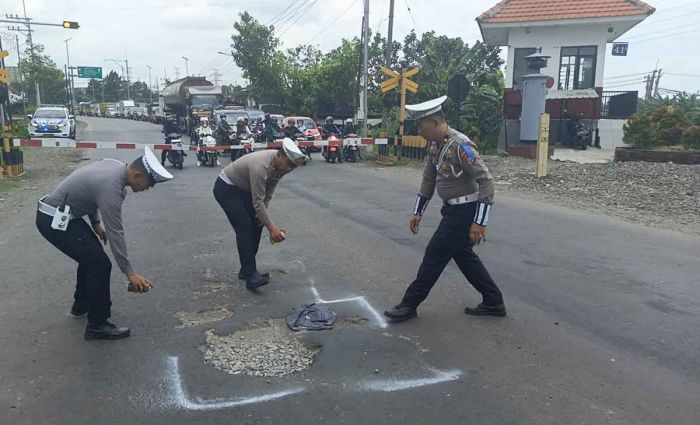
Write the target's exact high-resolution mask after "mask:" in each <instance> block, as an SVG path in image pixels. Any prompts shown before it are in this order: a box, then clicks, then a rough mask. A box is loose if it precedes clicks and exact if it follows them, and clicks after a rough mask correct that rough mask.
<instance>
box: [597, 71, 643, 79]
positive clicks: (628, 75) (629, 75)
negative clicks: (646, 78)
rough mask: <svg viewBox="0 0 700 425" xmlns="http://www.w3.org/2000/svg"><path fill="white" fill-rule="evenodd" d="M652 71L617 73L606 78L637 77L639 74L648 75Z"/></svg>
mask: <svg viewBox="0 0 700 425" xmlns="http://www.w3.org/2000/svg"><path fill="white" fill-rule="evenodd" d="M650 72H651V71H647V72H640V73H639V74H627V75H616V76H614V77H605V79H606V80H612V79H613V78H627V77H636V76H637V75H647V74H649V73H650Z"/></svg>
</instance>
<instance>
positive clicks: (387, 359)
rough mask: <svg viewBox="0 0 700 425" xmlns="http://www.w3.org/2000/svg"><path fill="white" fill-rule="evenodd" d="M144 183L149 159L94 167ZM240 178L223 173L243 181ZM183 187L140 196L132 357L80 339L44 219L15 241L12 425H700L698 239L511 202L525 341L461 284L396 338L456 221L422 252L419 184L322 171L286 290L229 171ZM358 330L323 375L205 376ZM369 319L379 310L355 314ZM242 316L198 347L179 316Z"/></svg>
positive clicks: (435, 299) (196, 173)
mask: <svg viewBox="0 0 700 425" xmlns="http://www.w3.org/2000/svg"><path fill="white" fill-rule="evenodd" d="M86 121H87V122H88V127H87V128H86V129H85V130H84V131H83V132H82V134H80V135H79V138H81V139H83V140H104V141H126V142H144V143H147V142H159V141H160V140H161V134H160V132H159V128H158V127H156V126H153V125H150V124H145V123H135V122H130V121H122V120H105V119H98V118H92V119H86ZM86 153H87V156H88V157H89V158H91V159H99V158H103V157H114V158H118V159H122V160H124V161H129V160H131V159H133V158H135V157H136V156H137V155H138V152H133V151H118V152H115V151H112V152H109V151H102V150H99V151H86ZM226 162H227V161H225V162H224V163H226ZM173 173H174V174H175V176H176V177H175V179H174V180H173V181H171V182H168V183H166V184H162V185H158V186H156V187H155V188H153V189H151V190H149V191H147V192H145V193H140V194H133V193H129V195H128V196H127V200H126V203H125V207H124V221H125V227H126V233H127V240H128V245H129V252H130V257H131V258H132V263H133V264H134V267H135V268H136V271H137V272H140V273H142V274H143V275H145V276H147V277H150V278H152V279H153V280H154V281H155V284H156V288H155V289H154V291H152V292H151V293H150V294H147V295H134V294H129V293H127V292H126V289H125V286H124V285H123V282H124V279H123V277H122V276H121V275H120V274H119V273H118V271H116V270H117V269H116V267H115V273H114V275H113V280H112V301H113V320H114V321H115V322H116V323H118V324H121V325H126V326H130V327H131V329H132V336H131V337H130V338H128V339H125V340H121V341H113V342H108V341H91V342H87V341H84V340H83V339H82V334H83V330H84V325H85V323H84V319H74V318H71V317H68V316H67V315H66V312H67V310H68V309H69V307H70V304H71V298H72V291H73V285H74V279H75V269H76V268H75V264H73V263H71V262H70V261H69V260H68V259H67V258H65V257H64V256H63V255H62V254H60V253H59V252H58V251H57V250H55V249H54V248H53V247H51V246H50V245H49V244H48V243H47V242H46V241H45V240H43V238H42V237H41V236H40V235H39V233H38V232H37V231H36V228H35V226H34V217H35V212H34V205H33V202H27V204H26V206H25V207H24V208H23V210H22V211H20V213H18V214H16V215H15V216H14V217H12V218H10V219H8V220H7V221H6V222H5V223H4V224H3V225H2V226H0V252H1V255H0V258H1V261H2V263H1V264H2V265H1V268H2V272H1V273H0V276H2V285H0V323H2V332H1V333H0V359H2V361H0V382H1V385H0V424H39V423H41V424H54V423H55V424H101V425H106V424H125V423H129V424H168V425H179V424H191V423H198V424H222V423H236V424H267V423H270V424H308V423H312V422H316V421H324V422H325V423H347V424H365V423H382V424H425V423H434V424H467V423H468V424H654V425H658V424H697V423H698V416H699V414H700V367H698V366H700V339H699V337H698V329H699V328H700V278H699V276H700V264H699V262H698V253H700V239H698V238H696V237H690V236H686V235H683V234H680V233H674V232H668V231H659V230H655V229H652V228H647V227H643V226H639V225H633V224H628V223H623V222H620V221H618V220H615V219H612V218H609V217H606V216H602V215H591V214H588V213H582V212H579V211H575V210H570V209H566V208H560V207H554V206H551V205H547V204H543V203H536V202H530V201H524V200H520V199H516V198H509V197H507V196H502V195H499V194H497V204H496V207H495V209H494V213H493V215H492V217H491V222H490V223H491V224H490V228H489V241H488V242H487V243H486V244H485V245H484V246H481V247H479V248H478V252H479V254H480V255H481V257H482V259H483V260H484V262H485V264H486V265H487V267H489V269H490V271H491V273H492V274H493V276H494V278H495V279H496V281H497V282H498V283H499V285H500V286H501V288H502V290H503V292H504V294H505V297H506V303H507V306H508V313H509V316H508V318H506V319H496V318H473V317H468V316H466V315H465V314H464V313H463V312H462V310H463V307H464V306H465V305H475V304H476V303H478V302H479V296H478V294H477V293H476V292H475V291H474V290H473V289H472V288H471V287H470V286H469V285H468V284H467V283H466V282H465V280H464V278H463V277H462V276H461V274H460V273H459V271H458V269H457V268H456V267H455V266H454V265H450V266H448V268H447V269H446V271H445V273H444V274H443V276H442V278H441V280H440V281H439V282H438V284H437V285H436V287H435V288H434V290H433V293H432V294H431V296H430V298H429V299H428V301H427V302H426V303H424V304H423V306H421V308H420V310H419V317H418V319H417V320H413V321H410V322H406V323H402V324H398V325H391V324H389V325H387V324H386V323H385V322H383V321H382V320H381V318H380V317H377V315H376V313H377V312H379V313H380V312H381V311H383V310H384V309H385V308H387V307H389V306H391V305H393V304H394V303H395V302H397V301H398V300H399V299H400V297H401V295H402V294H403V291H404V289H405V286H406V285H407V284H408V283H409V282H410V281H411V280H412V278H413V277H414V275H415V273H416V271H417V267H418V264H419V262H420V259H421V256H422V252H423V250H424V248H425V246H426V244H427V241H428V239H429V238H430V236H431V234H432V231H433V230H434V229H435V226H436V225H437V223H438V221H439V210H438V205H437V204H438V203H437V202H432V204H431V205H430V207H429V210H428V212H427V215H426V217H425V219H424V222H423V226H422V229H421V232H420V234H419V235H417V236H413V235H411V234H410V232H409V230H408V224H407V223H408V218H409V214H410V208H411V207H412V205H413V201H414V198H415V193H416V190H417V188H418V181H416V179H415V178H410V177H406V178H397V177H395V175H396V173H391V174H389V173H386V172H385V171H383V170H382V169H377V168H371V167H366V166H364V165H360V164H339V165H338V164H336V165H334V164H327V163H325V162H322V161H320V160H319V157H318V154H316V155H315V159H314V161H312V163H311V164H310V165H309V166H307V167H302V168H300V169H299V170H297V171H295V172H294V173H292V174H290V175H288V176H286V177H285V178H284V180H283V181H282V182H281V183H280V185H279V187H278V190H277V194H276V196H275V198H274V200H273V201H272V204H271V214H272V217H273V220H274V221H275V222H276V223H277V224H279V225H282V226H283V227H285V228H286V229H287V230H288V237H289V239H288V240H287V241H285V242H284V243H282V244H277V245H270V244H268V243H267V242H263V244H262V247H261V252H260V255H259V262H260V263H261V267H260V268H261V269H262V270H269V271H271V272H272V273H273V281H272V283H271V284H270V285H269V286H267V287H265V288H264V289H263V290H261V291H260V293H259V294H253V293H250V292H248V291H246V290H245V288H244V286H243V285H242V284H241V283H240V282H239V281H238V280H237V279H236V277H235V273H236V272H237V271H238V260H237V256H236V252H235V243H234V235H233V232H232V230H231V229H230V227H229V225H228V223H227V221H226V219H225V216H224V214H223V212H222V211H221V210H220V208H219V206H218V205H217V204H216V202H215V201H214V199H213V195H212V187H213V184H214V181H215V179H216V176H217V174H218V169H210V168H197V167H195V166H194V158H193V156H192V155H191V156H190V157H189V158H188V160H187V162H186V164H185V168H184V169H183V170H173ZM312 288H315V290H316V291H317V293H318V294H319V296H320V297H321V298H323V299H325V300H343V299H353V300H350V301H344V302H337V303H334V304H331V307H332V308H333V309H334V310H335V311H337V313H338V315H339V321H338V324H337V326H336V328H335V329H334V330H331V331H324V332H320V333H310V334H305V335H303V338H304V339H305V340H307V341H308V342H309V343H312V344H315V345H318V346H321V351H320V352H319V353H318V354H317V356H316V359H315V362H314V364H313V365H312V366H311V367H310V368H309V369H307V370H306V371H303V372H298V373H296V374H293V375H289V376H285V377H272V378H257V377H250V376H241V375H236V376H233V375H228V374H226V373H224V372H221V371H219V370H217V369H215V368H213V367H212V366H210V365H208V364H206V363H204V361H203V356H202V352H201V350H200V347H201V346H202V345H203V344H204V343H205V336H204V332H205V331H206V330H207V329H212V328H213V329H214V330H215V331H216V332H217V333H218V334H221V335H225V334H230V333H232V332H234V331H236V330H239V329H246V328H250V327H251V326H252V325H251V324H254V323H258V322H260V321H261V320H266V319H270V318H271V319H280V318H283V317H284V316H285V315H286V314H287V313H288V312H289V311H290V309H291V308H292V307H295V306H298V305H300V304H302V303H308V302H313V301H316V298H315V296H314V292H313V291H314V290H313V289H312ZM355 297H359V298H355ZM218 307H225V308H227V309H228V310H230V311H232V312H233V314H232V315H231V316H230V317H228V318H226V319H224V320H221V321H218V322H214V323H209V324H203V325H200V326H194V327H189V328H184V329H180V328H178V325H179V321H178V320H177V319H176V317H175V315H176V314H177V313H178V312H198V311H203V310H206V309H211V308H218Z"/></svg>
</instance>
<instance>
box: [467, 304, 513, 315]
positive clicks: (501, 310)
mask: <svg viewBox="0 0 700 425" xmlns="http://www.w3.org/2000/svg"><path fill="white" fill-rule="evenodd" d="M464 312H465V313H467V314H471V315H472V316H496V317H506V306H505V305H503V304H498V305H493V306H490V305H484V303H481V304H479V305H478V306H476V308H469V307H466V308H465V309H464Z"/></svg>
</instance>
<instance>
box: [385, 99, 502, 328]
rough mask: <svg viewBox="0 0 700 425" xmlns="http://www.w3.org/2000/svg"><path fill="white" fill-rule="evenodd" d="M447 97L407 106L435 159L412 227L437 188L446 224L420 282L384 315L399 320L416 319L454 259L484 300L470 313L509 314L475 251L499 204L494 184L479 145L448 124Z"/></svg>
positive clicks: (434, 240) (423, 267) (440, 229)
mask: <svg viewBox="0 0 700 425" xmlns="http://www.w3.org/2000/svg"><path fill="white" fill-rule="evenodd" d="M445 100H447V96H442V97H440V98H438V99H433V100H431V101H428V102H424V103H421V104H417V105H406V110H408V111H409V113H411V114H413V116H414V118H415V119H416V120H417V122H418V132H419V133H420V134H421V135H422V136H423V137H425V138H426V139H427V140H428V143H429V146H430V147H429V155H428V158H427V163H426V166H425V170H424V172H423V182H422V184H421V188H420V193H419V194H418V197H417V199H416V203H415V207H414V210H413V217H412V218H411V220H410V229H411V232H413V234H416V233H418V228H419V225H420V222H421V218H422V215H423V213H424V212H425V209H426V207H427V205H428V201H430V198H432V196H433V193H434V191H435V188H436V186H437V192H438V195H439V196H440V198H442V200H443V206H442V221H441V222H440V225H439V226H438V228H437V230H436V231H435V234H434V235H433V237H432V239H431V240H430V243H429V244H428V247H427V248H426V250H425V255H424V257H423V262H422V264H421V266H420V268H419V269H418V275H417V276H416V279H415V280H414V281H413V283H411V284H410V285H409V287H408V289H406V292H405V294H404V296H403V299H402V300H401V302H400V303H399V304H398V305H396V306H395V307H394V308H392V309H390V310H387V311H385V312H384V315H385V316H386V317H388V318H389V319H391V320H393V321H403V320H408V319H411V318H413V317H416V308H417V307H418V305H419V304H420V303H421V302H423V301H424V300H425V299H426V297H427V296H428V293H429V292H430V290H431V289H432V287H433V285H435V282H436V281H437V280H438V278H439V277H440V274H441V273H442V271H443V270H444V268H445V266H446V265H447V263H448V262H449V261H450V260H452V259H454V260H455V262H456V263H457V266H458V267H459V269H460V270H461V271H462V273H463V274H464V276H465V277H466V278H467V280H468V281H469V283H470V284H471V285H472V286H473V287H474V288H475V289H476V290H477V291H479V292H480V293H481V295H482V297H483V301H482V302H481V303H480V304H479V305H478V306H477V307H476V308H469V307H467V308H466V309H465V310H464V312H465V313H467V314H471V315H477V316H501V317H502V316H505V315H506V308H505V306H504V304H503V296H502V295H501V291H500V290H499V289H498V286H496V283H495V282H494V281H493V279H492V278H491V276H490V275H489V272H488V271H487V270H486V267H485V266H484V265H483V263H482V262H481V259H479V256H477V255H476V254H475V253H474V251H473V249H472V247H473V246H474V245H477V244H479V243H481V242H483V241H485V240H486V225H487V224H488V221H489V214H490V212H491V207H492V205H493V192H494V183H493V177H492V176H491V173H489V170H488V168H486V165H485V164H484V162H483V161H482V159H481V158H480V157H479V154H478V152H477V150H476V145H475V144H474V143H473V142H472V141H471V140H469V138H468V137H467V136H465V135H464V134H462V133H460V132H458V131H456V130H454V129H452V128H450V127H449V126H448V125H447V123H446V122H445V116H444V113H443V112H442V104H443V103H444V102H445Z"/></svg>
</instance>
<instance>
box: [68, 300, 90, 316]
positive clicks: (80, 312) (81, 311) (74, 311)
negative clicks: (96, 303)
mask: <svg viewBox="0 0 700 425" xmlns="http://www.w3.org/2000/svg"><path fill="white" fill-rule="evenodd" d="M86 314H87V308H83V307H81V306H79V305H78V304H77V303H75V302H74V303H73V306H72V307H71V308H70V315H71V316H73V317H83V316H85V315H86Z"/></svg>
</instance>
